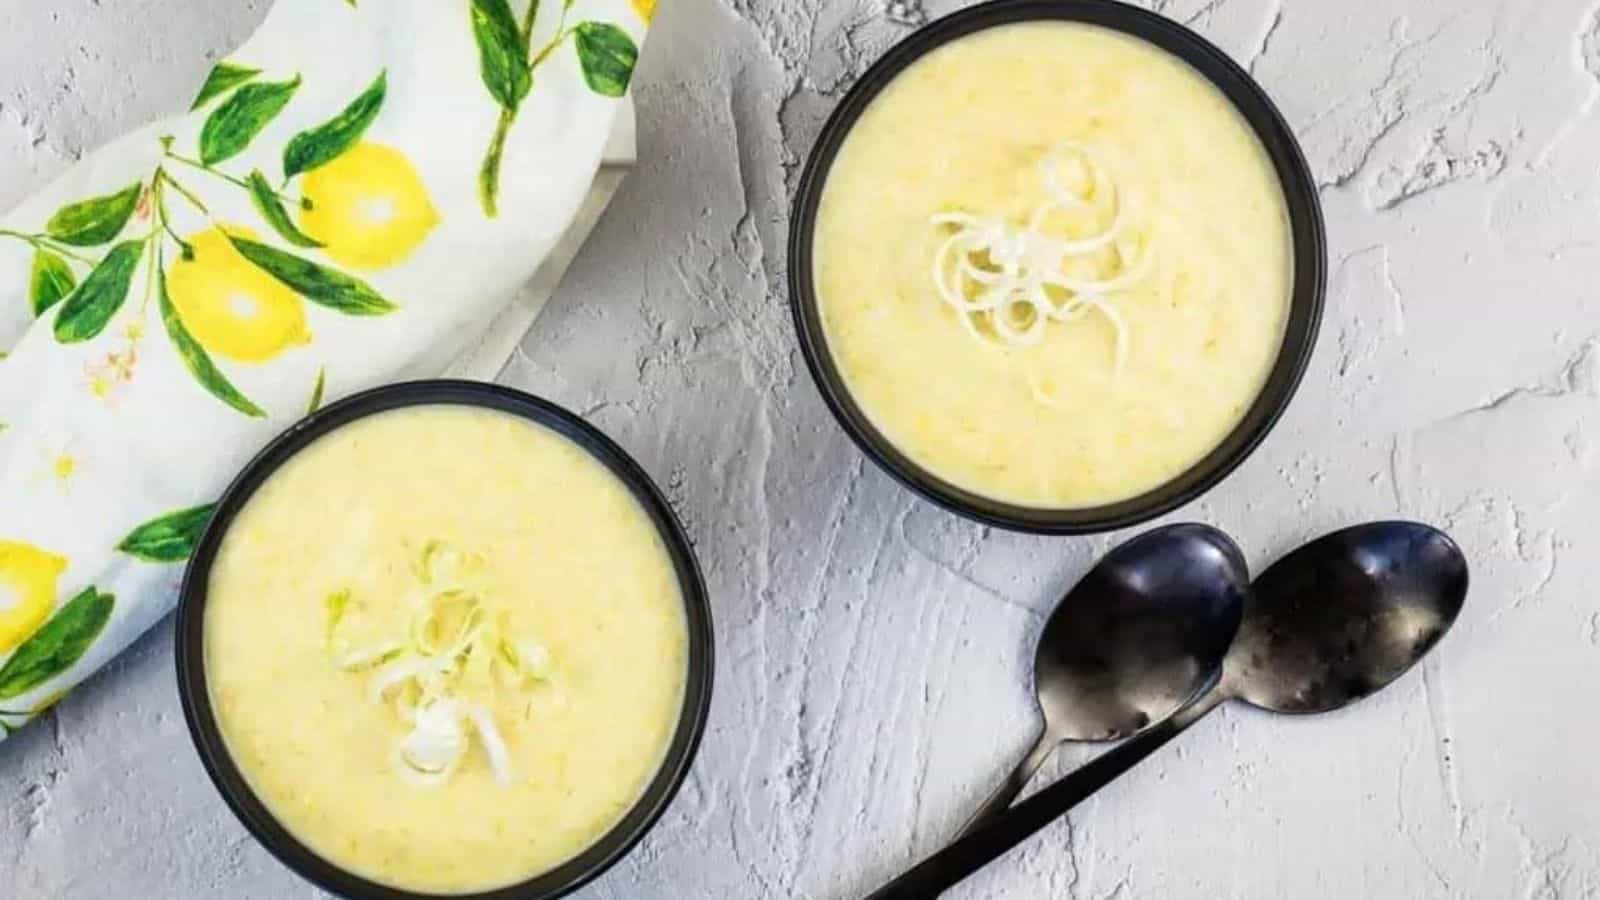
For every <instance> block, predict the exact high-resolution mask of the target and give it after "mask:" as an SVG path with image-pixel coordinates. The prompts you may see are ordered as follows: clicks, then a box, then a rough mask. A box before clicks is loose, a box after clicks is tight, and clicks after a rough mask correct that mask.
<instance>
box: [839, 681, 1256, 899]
mask: <svg viewBox="0 0 1600 900" xmlns="http://www.w3.org/2000/svg"><path fill="white" fill-rule="evenodd" d="M1224 699H1225V698H1224V697H1223V695H1222V693H1221V691H1220V690H1218V689H1215V688H1213V689H1212V690H1211V691H1210V692H1209V693H1207V694H1206V695H1205V696H1203V697H1201V698H1200V699H1198V700H1197V701H1195V703H1194V704H1193V705H1191V706H1189V707H1187V708H1185V709H1182V710H1179V711H1178V712H1177V713H1174V714H1173V715H1171V716H1169V717H1167V718H1166V719H1163V720H1162V721H1160V722H1158V723H1156V724H1155V725H1153V726H1151V727H1150V728H1149V729H1148V730H1146V731H1144V732H1142V733H1140V734H1137V735H1135V736H1133V737H1131V738H1129V739H1128V740H1127V741H1125V742H1123V743H1121V744H1119V745H1117V746H1116V747H1113V748H1112V749H1111V750H1108V751H1107V752H1105V753H1103V754H1101V755H1100V756H1097V757H1095V758H1094V759H1092V760H1090V761H1089V762H1088V763H1085V764H1084V765H1083V766H1081V767H1079V768H1078V769H1077V770H1075V771H1073V772H1072V773H1070V774H1068V775H1066V776H1065V777H1063V778H1061V779H1060V780H1059V781H1056V782H1055V783H1054V784H1051V785H1050V786H1048V787H1046V788H1043V789H1041V790H1040V791H1039V792H1038V793H1037V794H1034V795H1033V796H1032V797H1029V798H1028V799H1026V800H1024V801H1022V802H1021V803H1018V804H1017V805H1016V806H1014V807H1012V808H1011V809H1010V810H1008V811H1006V812H1003V813H1001V814H1000V815H999V816H997V817H996V818H995V819H993V820H992V821H989V822H986V823H984V824H982V825H980V826H979V827H978V829H977V830H976V831H973V832H972V833H970V834H968V835H966V836H964V837H961V838H959V839H957V840H956V841H955V842H954V843H952V844H950V845H949V846H947V847H945V848H944V849H943V850H940V851H939V852H938V853H935V854H934V855H932V856H930V857H928V858H927V859H925V860H923V861H922V862H920V863H917V864H916V865H915V866H913V867H912V868H911V869H910V870H909V871H907V872H906V873H905V874H904V875H901V876H900V877H899V878H896V879H895V880H894V881H891V882H889V883H888V884H886V885H884V886H883V887H881V888H879V889H878V890H877V891H875V892H873V893H871V894H869V895H867V900H928V898H930V897H936V896H938V895H939V894H940V893H942V892H944V891H946V890H948V889H950V888H952V887H954V886H955V885H956V884H957V883H959V882H960V881H961V880H962V879H964V878H966V877H967V876H968V875H971V874H972V873H974V872H976V871H978V870H979V869H981V868H983V867H984V866H986V865H988V864H989V863H990V862H991V861H993V860H995V859H998V858H1000V857H1001V856H1003V855H1004V854H1005V853H1006V852H1007V851H1009V850H1011V848H1013V847H1015V846H1017V845H1018V844H1020V843H1022V842H1023V841H1025V840H1027V839H1028V838H1029V837H1030V836H1032V835H1033V834H1034V833H1035V832H1037V831H1039V830H1040V829H1041V828H1043V827H1045V826H1046V825H1049V824H1050V823H1051V822H1054V821H1055V820H1056V819H1057V818H1059V817H1061V816H1062V815H1063V814H1064V813H1066V812H1067V810H1069V809H1071V808H1072V807H1074V806H1076V805H1077V804H1078V803H1080V802H1082V801H1083V800H1084V799H1086V798H1088V797H1089V796H1090V795H1091V794H1093V793H1094V792H1095V791H1098V790H1099V789H1101V788H1103V787H1105V786H1106V785H1108V784H1110V783H1111V782H1112V781H1114V780H1116V778H1117V777H1118V776H1119V775H1121V774H1122V773H1124V772H1126V771H1128V770H1129V769H1131V768H1133V767H1134V766H1136V765H1138V764H1139V763H1140V762H1141V761H1143V760H1144V758H1145V757H1147V756H1149V755H1150V754H1152V753H1154V752H1156V751H1157V750H1159V749H1161V747H1162V746H1164V745H1165V744H1166V743H1167V742H1168V741H1170V740H1172V739H1173V738H1175V737H1177V736H1178V735H1180V734H1182V733H1183V732H1184V730H1185V729H1187V728H1188V727H1189V726H1190V725H1193V724H1194V723H1195V722H1197V721H1199V720H1200V718H1201V717H1202V716H1204V715H1205V714H1206V713H1208V712H1210V711H1211V710H1213V709H1215V708H1216V707H1217V704H1219V703H1221V702H1222V701H1223V700H1224Z"/></svg>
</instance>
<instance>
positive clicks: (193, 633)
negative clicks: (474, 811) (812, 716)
mask: <svg viewBox="0 0 1600 900" xmlns="http://www.w3.org/2000/svg"><path fill="white" fill-rule="evenodd" d="M436 404H453V405H464V406H476V407H483V408H488V409H494V410H499V411H502V412H507V413H511V414H513V415H518V416H522V417H523V418H525V419H528V420H530V421H533V422H536V423H538V424H540V425H543V426H545V427H547V428H550V429H551V430H553V431H555V432H557V433H559V434H561V435H562V436H564V437H566V438H568V439H569V440H571V441H573V442H574V443H576V444H578V446H580V447H582V448H584V449H585V450H587V451H588V452H589V453H590V454H591V455H593V456H594V457H595V458H596V459H598V460H599V461H600V462H601V463H603V464H604V465H605V466H606V468H608V469H610V470H611V472H612V473H613V474H615V475H616V476H617V477H618V478H620V479H621V480H622V482H623V483H624V484H626V485H627V486H628V488H629V489H630V490H631V491H632V492H633V495H634V497H636V498H637V499H638V501H639V503H640V505H641V506H643V507H644V509H645V511H646V513H648V514H649V516H650V518H651V519H652V520H653V521H654V522H655V525H656V528H657V529H658V530H659V532H660V534H661V537H662V541H663V542H664V543H665V544H666V547H667V552H668V555H669V556H670V557H671V559H672V563H673V566H674V567H675V568H676V569H677V574H678V584H679V587H680V589H681V591H682V593H683V601H684V607H685V616H686V619H687V624H688V634H689V644H688V651H689V652H688V675H687V681H686V683H685V687H684V698H683V711H682V713H681V715H680V717H679V720H678V729H677V733H676V734H675V735H674V736H673V738H672V743H671V745H670V746H669V747H668V748H667V753H666V757H665V759H664V760H663V761H662V763H661V768H660V769H659V770H658V771H657V772H656V775H655V777H654V778H653V779H652V780H651V781H650V783H649V785H648V786H647V787H646V789H645V791H644V793H643V794H642V795H641V796H640V798H639V800H638V801H637V802H636V803H635V804H634V807H633V809H632V810H630V811H629V812H628V814H627V815H626V816H624V817H623V818H622V820H621V821H620V822H618V823H617V824H616V825H615V826H614V827H612V829H611V830H610V831H608V832H607V833H606V834H605V835H604V836H603V837H601V838H600V840H599V841H597V842H596V843H595V844H594V845H593V846H591V847H589V849H587V850H585V851H583V852H582V853H580V854H579V855H578V856H576V857H574V858H573V859H571V860H569V861H568V862H566V863H563V864H562V865H561V866H559V867H557V868H555V869H553V870H551V871H549V872H546V873H544V874H543V875H539V876H537V877H535V878H531V879H528V880H527V881H523V882H520V883H518V884H514V885H510V886H507V887H504V888H497V889H495V890H491V891H484V892H480V893H475V894H452V895H448V896H450V897H452V898H454V900H512V898H516V900H548V898H554V897H560V896H563V895H565V894H567V893H570V892H572V891H574V890H576V889H578V888H579V887H580V886H582V885H584V884H586V883H587V882H589V881H590V880H591V879H593V878H595V877H596V876H598V875H599V874H600V873H602V872H604V871H605V870H606V869H608V868H610V867H611V866H612V865H613V864H615V863H616V862H617V861H618V860H620V859H621V858H622V857H623V856H624V855H625V854H627V852H628V851H629V850H630V849H632V848H633V846H634V844H636V843H638V841H639V839H640V838H642V837H643V836H644V834H645V832H647V831H649V830H650V827H651V826H652V825H654V824H655V822H656V820H657V819H658V818H659V817H660V816H661V814H662V812H664V811H665V810H666V808H667V804H668V803H670V802H671V801H672V797H673V795H674V794H676V793H677V791H678V787H679V785H681V784H682V783H683V779H684V776H686V775H687V774H688V771H689V765H690V763H691V762H692V761H693V759H694V755H695V751H696V749H698V747H699V744H700V735H701V733H702V732H703V731H704V730H705V722H706V713H707V709H708V707H709V705H710V702H711V682H712V668H713V663H712V633H711V613H710V609H709V606H708V604H707V601H706V591H705V584H704V582H703V581H702V579H701V577H700V570H699V567H698V565H697V564H696V563H695V558H694V554H693V551H692V550H691V548H690V545H689V541H688V538H687V537H685V536H684V533H683V529H682V527H681V526H680V525H679V524H678V521H677V519H676V518H675V517H674V516H673V514H672V510H671V509H670V508H669V507H668V505H667V502H666V500H665V499H664V498H663V497H662V495H661V493H660V491H658V490H657V489H656V487H655V485H654V484H653V483H652V482H651V481H650V478H649V476H648V475H646V474H645V473H644V471H643V470H642V469H640V468H639V466H638V465H637V464H636V463H634V462H633V460H632V459H630V458H629V457H628V455H627V454H626V453H625V452H624V451H623V450H622V448H620V447H618V446H617V445H616V444H614V443H612V441H611V440H610V439H609V438H607V437H606V436H605V435H603V434H601V433H600V432H599V431H598V430H596V429H595V428H594V427H592V426H590V425H589V424H588V423H586V422H584V421H583V420H582V419H579V418H578V417H577V416H575V415H573V414H572V413H570V412H567V411H566V410H564V409H562V408H560V407H558V406H556V405H554V404H552V403H549V402H547V401H545V400H541V399H539V398H537V397H532V396H529V395H527V394H524V393H521V392H520V391H515V390H512V389H510V388H505V387H500V386H498V385H491V384H482V383H478V382H468V381H417V382H410V383H407V384H397V385H391V386H389V387H383V388H377V389H375V390H371V391H367V392H366V393H362V394H357V395H355V396H353V397H350V398H348V399H346V400H343V401H341V402H339V403H335V404H333V405H331V406H328V407H327V408H325V409H323V410H321V411H320V412H317V413H316V414H314V415H312V416H311V417H309V418H307V419H305V420H303V421H301V422H300V423H299V424H297V425H295V426H294V427H293V428H290V429H289V430H288V431H286V432H284V433H283V434H282V435H280V436H279V437H278V438H277V439H276V440H274V441H273V442H272V443H271V444H269V445H268V446H267V448H266V449H265V450H263V451H261V453H260V454H259V455H257V456H256V458H255V459H254V460H252V461H251V462H250V464H249V465H248V466H246V467H245V468H244V471H243V472H241V473H240V474H239V476H238V477H237V478H236V479H234V482H233V484H232V485H231V486H230V487H229V488H228V491H227V493H226V494H224V495H223V498H222V500H221V502H220V503H218V504H217V510H216V513H215V514H214V515H213V516H212V519H211V523H210V525H208V526H207V528H206V531H205V534H204V535H203V536H202V537H201V539H200V543H199V545H198V546H197V547H196V548H195V551H194V555H193V556H192V557H191V559H190V562H189V568H188V571H187V572H186V573H185V575H184V579H183V589H182V595H181V598H180V601H179V606H178V626H177V627H178V648H177V654H176V655H177V661H178V692H179V694H180V696H181V698H182V701H183V713H184V718H185V719H187V720H188V723H189V733H190V735H191V736H192V737H193V738H194V743H195V748H196V749H197V750H198V751H199V753H200V760H201V762H202V763H204V764H205V768H206V772H207V773H208V774H209V775H210V776H211V780H212V781H213V782H214V783H215V784H216V786H217V789H218V790H219V791H221V793H222V797H223V799H224V800H226V801H227V803H228V806H229V807H231V808H232V809H233V812H234V814H235V815H237V816H238V817H239V820H240V821H241V822H243V823H244V825H245V827H246V828H247V829H249V831H250V833H251V834H253V835H254V836H255V838H256V840H258V841H260V842H261V843H262V845H263V846H265V847H266V848H267V850H269V851H270V852H271V853H272V854H273V855H274V856H276V857H277V858H278V859H279V860H281V861H282V862H283V863H284V864H285V865H287V866H288V867H289V868H291V869H293V870H294V871H295V872H297V873H298V874H299V875H300V876H302V877H303V878H306V879H307V880H309V881H311V882H312V883H313V884H315V885H317V886H318V887H320V888H322V889H324V890H326V891H330V892H332V893H334V894H337V895H339V896H342V897H350V898H358V900H367V898H371V900H424V898H431V897H435V896H439V895H431V894H421V893H414V892H409V891H405V890H400V889H398V888H394V887H390V886H387V885H383V884H378V883H376V882H373V881H370V880H367V879H365V878H362V877H360V876H357V875H354V874H352V873H350V872H347V871H344V870H342V869H340V868H339V867H338V866H335V865H333V864H332V863H330V862H328V861H326V860H324V859H323V858H322V857H320V856H318V855H317V854H316V853H315V852H313V851H312V850H311V849H310V848H308V847H306V846H305V845H304V844H302V843H300V841H299V840H298V839H296V838H295V837H294V835H292V834H290V833H289V832H288V831H287V830H286V829H285V828H284V827H283V826H282V825H280V824H279V823H278V821H277V820H276V819H275V818H273V816H272V814H271V813H269V812H268V811H267V809H266V807H265V806H264V805H263V804H262V803H261V801H260V800H259V799H258V798H257V797H256V795H255V793H254V792H253V791H251V789H250V787H249V785H248V784H247V783H246V782H245V779H244V777H243V775H242V774H241V773H240V772H239V769H238V767H237V766H236V765H235V764H234V762H233V758H232V756H231V755H230V754H229V753H228V749H227V746H226V745H225V744H224V742H223V739H222V735H221V732H220V731H219V730H218V727H217V720H216V715H215V712H214V711H213V709H212V707H211V697H210V694H209V692H208V691H207V689H206V676H205V652H204V650H205V648H204V640H203V638H204V633H203V632H204V630H203V627H202V626H203V624H204V620H205V607H206V594H207V583H208V582H209V580H210V574H211V566H212V563H213V562H214V560H215V559H216V556H217V550H218V548H219V547H220V546H221V543H222V538H223V535H224V534H225V533H226V532H227V530H228V527H229V525H230V524H231V523H232V522H233V520H234V518H235V517H236V516H237V515H238V513H239V510H240V509H242V508H243V507H244V505H245V504H246V503H247V502H248V501H249V499H250V497H251V495H252V494H254V493H255V491H256V489H257V488H259V487H260V486H261V485H262V484H263V483H264V482H265V481H266V480H267V478H269V477H270V476H271V475H272V473H273V472H275V471H276V470H277V468H278V467H279V466H281V465H282V464H283V463H284V462H286V461H287V460H289V459H290V458H291V457H293V456H294V455H295V454H296V453H298V452H299V451H301V450H302V449H304V448H305V447H306V446H307V445H308V444H310V443H311V442H312V441H314V440H316V439H317V438H319V437H321V436H323V435H325V434H327V433H329V432H331V431H333V430H335V429H337V428H339V427H341V426H343V425H347V424H349V423H350V422H353V421H355V420H356V419H360V418H362V417H364V416H368V415H372V414H374V413H379V412H383V411H385V410H391V409H397V408H400V407H407V406H419V405H436Z"/></svg>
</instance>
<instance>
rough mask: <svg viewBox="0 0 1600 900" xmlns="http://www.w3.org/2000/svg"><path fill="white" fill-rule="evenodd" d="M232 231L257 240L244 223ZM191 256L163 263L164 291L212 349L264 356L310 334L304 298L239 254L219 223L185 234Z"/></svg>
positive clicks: (241, 357) (235, 356)
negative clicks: (165, 284)
mask: <svg viewBox="0 0 1600 900" xmlns="http://www.w3.org/2000/svg"><path fill="white" fill-rule="evenodd" d="M227 229H228V231H229V232H230V233H232V234H234V235H236V236H238V237H242V238H249V239H250V240H255V238H256V236H255V235H254V234H253V233H251V232H250V231H249V230H248V229H245V228H237V227H235V226H232V225H229V226H227ZM189 245H190V246H191V247H193V248H194V258H193V259H182V258H180V259H178V260H176V261H175V262H173V263H172V265H171V266H169V267H168V269H167V292H168V293H169V294H170V295H171V297H172V305H173V306H175V307H177V310H178V316H179V318H181V319H183V324H184V325H185V326H187V327H188V329H189V333H190V334H193V335H194V338H195V340H197V341H199V342H200V345H201V346H202V347H205V348H206V349H207V350H209V351H211V352H212V353H216V354H219V355H221V356H226V357H227V358H229V359H232V360H236V361H238V362H247V363H259V362H266V361H267V360H269V359H272V358H273V357H274V356H277V355H278V354H280V353H282V352H283V351H284V350H285V349H287V348H289V347H292V346H294V345H296V344H304V343H306V342H307V341H309V340H311V332H310V331H309V330H308V329H307V328H306V311H305V305H304V301H302V300H301V299H300V296H299V295H298V294H296V293H295V292H294V291H292V290H290V289H289V288H287V287H285V286H284V284H283V283H282V282H280V281H278V280H277V279H275V278H273V277H272V276H271V275H268V274H267V273H266V272H264V271H262V270H261V269H259V268H257V267H256V266H255V265H253V264H252V263H251V262H250V261H249V260H247V259H245V258H244V257H243V256H242V255H240V253H239V251H238V249H237V248H235V247H234V246H233V243H232V242H231V241H229V240H228V236H227V235H226V234H224V233H223V232H222V230H221V229H220V228H208V229H206V230H205V231H202V232H199V233H198V234H193V235H190V236H189Z"/></svg>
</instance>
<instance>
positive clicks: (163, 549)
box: [117, 503, 217, 563]
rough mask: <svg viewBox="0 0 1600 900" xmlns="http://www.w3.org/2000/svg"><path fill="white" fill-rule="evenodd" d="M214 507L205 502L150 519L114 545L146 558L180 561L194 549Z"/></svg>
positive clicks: (152, 560)
mask: <svg viewBox="0 0 1600 900" xmlns="http://www.w3.org/2000/svg"><path fill="white" fill-rule="evenodd" d="M216 508H217V505H216V504H215V503H207V504H205V505H204V506H195V507H191V508H189V509H180V510H177V511H176V512H170V513H167V514H166V515H164V516H160V517H158V518H154V519H151V520H150V521H148V522H146V523H144V524H143V525H140V526H139V527H138V528H135V529H134V530H133V531H132V532H130V533H129V534H128V536H127V537H125V538H123V539H122V543H120V544H118V545H117V549H118V550H120V551H122V552H123V553H126V554H128V555H129V556H136V557H138V558H139V559H142V560H144V561H145V562H153V563H174V562H183V561H184V560H186V559H188V558H189V554H191V553H193V552H194V545H195V544H198V543H199V542H200V535H201V534H203V533H204V532H205V530H206V523H207V522H210V521H211V513H212V512H214V511H215V510H216Z"/></svg>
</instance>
